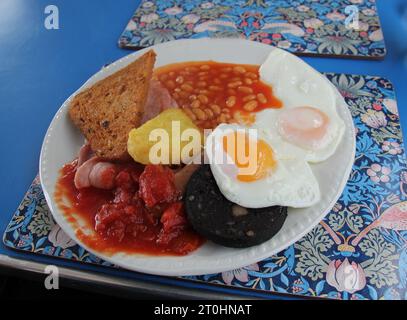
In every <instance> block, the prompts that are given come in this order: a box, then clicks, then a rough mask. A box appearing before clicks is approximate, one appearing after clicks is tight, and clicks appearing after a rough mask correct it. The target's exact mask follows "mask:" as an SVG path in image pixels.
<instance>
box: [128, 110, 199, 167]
mask: <svg viewBox="0 0 407 320" xmlns="http://www.w3.org/2000/svg"><path fill="white" fill-rule="evenodd" d="M188 129H192V130H188ZM155 130H158V131H155ZM162 131H165V132H162ZM188 133H192V134H196V135H197V136H198V137H197V139H195V140H194V141H191V142H189V139H181V138H182V137H183V134H185V135H187V134H188ZM164 134H165V137H166V138H168V141H159V140H160V139H161V138H163V137H162V136H163V135H164ZM186 138H188V137H186ZM157 142H158V143H157ZM160 144H161V145H160ZM174 144H177V145H178V147H177V148H172V147H173V146H174ZM188 144H190V146H191V148H192V149H195V150H200V149H201V135H200V131H199V129H198V127H197V126H196V125H195V124H194V123H193V122H192V120H191V118H189V117H188V116H187V115H186V113H185V112H184V111H183V110H181V109H175V108H172V109H166V110H164V111H162V112H161V113H160V114H159V115H158V116H156V117H155V118H153V119H151V120H148V121H147V122H146V123H144V124H143V125H141V126H140V127H138V128H134V129H132V130H131V131H130V132H129V138H128V142H127V150H128V152H129V154H130V156H131V157H132V158H133V159H134V161H136V162H139V163H142V164H149V163H152V161H154V160H157V161H158V160H159V163H161V164H180V163H181V162H183V163H188V162H189V160H190V157H188V156H187V155H185V156H183V155H182V154H181V151H182V150H184V147H185V146H186V145H188ZM191 144H192V145H191ZM154 146H157V147H163V148H160V151H161V152H160V154H158V155H156V153H155V152H154V150H151V148H153V147H154ZM150 151H151V152H152V153H151V154H150ZM153 154H154V156H153ZM182 160H184V161H182Z"/></svg>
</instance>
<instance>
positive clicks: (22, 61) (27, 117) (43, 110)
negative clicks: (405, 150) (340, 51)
mask: <svg viewBox="0 0 407 320" xmlns="http://www.w3.org/2000/svg"><path fill="white" fill-rule="evenodd" d="M377 2H378V4H377V5H378V10H379V15H380V20H381V23H382V27H383V32H384V38H385V42H386V46H387V51H388V52H387V56H386V58H385V59H384V61H366V60H349V59H335V58H311V57H309V58H308V57H307V58H304V60H306V62H308V63H309V64H311V65H312V66H313V67H315V68H316V69H317V70H319V71H321V72H337V73H352V74H363V75H377V76H382V77H385V78H388V79H389V80H391V81H392V82H393V83H394V85H395V89H396V94H397V100H398V106H399V111H400V118H401V124H402V127H403V133H406V131H405V130H407V109H406V108H405V107H404V106H405V105H407V79H406V75H407V74H406V71H407V22H406V21H407V18H404V23H403V19H402V13H401V12H402V11H403V10H404V16H405V17H406V16H407V0H386V1H385V0H378V1H377ZM51 3H52V4H55V5H57V7H58V8H59V18H60V21H59V22H60V29H59V30H47V29H46V28H45V27H44V19H45V17H46V14H44V8H45V7H46V6H47V5H49V4H51ZM138 4H139V1H137V0H120V1H117V0H98V1H96V0H92V1H91V0H88V1H80V0H70V1H63V0H53V1H52V2H49V1H45V0H0V112H1V116H0V137H1V139H2V143H1V149H2V151H1V157H0V177H1V180H2V183H1V184H0V195H1V204H0V232H1V234H2V233H3V231H4V229H5V228H6V225H7V223H8V222H9V220H10V218H11V216H12V214H13V212H14V210H15V209H16V207H17V206H18V204H19V202H20V200H21V199H22V197H23V195H24V193H25V191H26V190H27V189H28V187H29V185H30V183H31V181H32V179H33V178H34V177H35V175H36V174H37V172H38V160H39V154H40V148H41V144H42V140H43V137H44V134H45V132H46V130H47V127H48V125H49V123H50V121H51V119H52V117H53V116H54V114H55V112H56V111H57V110H58V108H59V107H60V105H61V104H62V103H63V102H64V100H65V99H66V98H67V97H68V96H69V95H70V94H71V93H72V92H73V91H75V90H76V89H77V88H78V87H79V86H80V85H81V84H82V83H83V82H84V81H85V80H86V79H88V78H89V77H90V76H91V75H92V74H93V73H95V72H96V71H98V70H99V69H100V68H101V66H103V65H104V64H106V63H108V62H112V61H114V60H116V59H119V58H121V57H123V56H124V55H127V54H129V53H130V52H129V51H128V50H123V49H120V48H119V47H118V46H117V41H118V38H119V36H120V34H121V32H122V31H123V29H124V27H125V25H126V23H127V22H128V20H129V18H130V17H131V15H132V13H133V12H134V10H135V8H136V7H137V6H138ZM0 254H6V255H9V256H12V257H19V258H24V259H30V260H33V259H34V260H36V261H41V262H45V263H51V262H53V263H55V260H51V259H48V258H45V257H37V256H34V255H28V254H23V253H18V252H15V251H12V250H9V249H7V248H5V247H4V246H3V245H2V244H1V245H0ZM60 264H64V265H66V266H73V264H72V263H69V262H60ZM81 268H85V269H88V270H96V267H92V266H84V265H82V267H81ZM122 273H123V275H124V274H127V275H128V273H127V272H124V271H123V272H122ZM132 276H134V275H132Z"/></svg>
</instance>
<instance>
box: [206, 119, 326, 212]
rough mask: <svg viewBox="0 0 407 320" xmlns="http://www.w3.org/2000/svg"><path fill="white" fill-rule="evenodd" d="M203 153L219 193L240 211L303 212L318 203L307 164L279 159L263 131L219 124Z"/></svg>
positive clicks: (207, 140) (317, 191)
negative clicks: (279, 209) (288, 209)
mask: <svg viewBox="0 0 407 320" xmlns="http://www.w3.org/2000/svg"><path fill="white" fill-rule="evenodd" d="M205 151H206V156H207V161H208V162H209V164H210V168H211V171H212V174H213V176H214V178H215V180H216V183H217V185H218V187H219V189H220V191H221V192H222V194H223V195H224V196H225V197H226V198H227V199H228V200H229V201H231V202H234V203H237V204H239V205H241V206H242V207H246V208H263V207H269V206H274V205H280V206H289V207H294V208H303V207H309V206H312V205H313V204H315V203H316V202H318V201H319V199H320V190H319V185H318V181H317V180H316V178H315V176H314V174H313V173H312V170H311V168H310V166H309V164H308V163H307V161H305V160H304V159H301V158H292V159H284V158H281V157H280V155H279V153H278V152H275V150H274V146H273V144H272V142H271V141H270V140H269V139H268V137H267V135H265V134H264V132H263V130H258V129H257V128H247V127H244V126H241V125H238V124H221V125H219V126H218V127H217V128H216V129H215V130H214V131H213V132H212V133H211V134H210V135H209V136H208V137H207V138H206V143H205Z"/></svg>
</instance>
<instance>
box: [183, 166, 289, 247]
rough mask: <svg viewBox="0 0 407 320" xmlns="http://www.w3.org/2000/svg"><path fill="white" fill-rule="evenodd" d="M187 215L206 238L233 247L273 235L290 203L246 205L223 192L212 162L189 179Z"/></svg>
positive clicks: (282, 222)
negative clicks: (214, 174) (241, 204)
mask: <svg viewBox="0 0 407 320" xmlns="http://www.w3.org/2000/svg"><path fill="white" fill-rule="evenodd" d="M185 209H186V213H187V218H188V220H189V222H190V223H191V225H192V227H193V228H194V229H195V231H196V232H198V233H199V234H201V235H202V236H204V237H205V238H207V239H209V240H211V241H213V242H215V243H217V244H220V245H223V246H226V247H233V248H246V247H251V246H255V245H258V244H261V243H263V242H265V241H267V240H269V239H270V238H272V237H273V236H274V235H275V234H276V233H277V232H278V231H279V230H280V229H281V227H282V226H283V224H284V221H285V219H286V217H287V207H280V206H273V207H267V208H259V209H249V208H243V207H241V206H239V205H237V204H235V203H233V202H230V201H229V200H227V199H226V198H225V197H224V196H223V194H222V193H221V192H220V190H219V188H218V185H217V184H216V181H215V178H214V177H213V175H212V172H211V169H210V167H209V165H203V166H201V167H200V168H199V169H198V170H197V171H195V173H194V174H193V175H192V177H191V179H190V180H189V182H188V184H187V187H186V193H185Z"/></svg>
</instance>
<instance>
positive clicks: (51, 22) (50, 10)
mask: <svg viewBox="0 0 407 320" xmlns="http://www.w3.org/2000/svg"><path fill="white" fill-rule="evenodd" d="M44 14H46V15H47V16H46V17H45V20H44V27H45V29H47V30H58V29H59V9H58V7H57V6H56V5H54V4H50V5H47V6H46V7H45V9H44Z"/></svg>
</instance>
